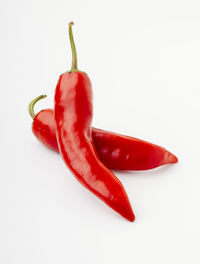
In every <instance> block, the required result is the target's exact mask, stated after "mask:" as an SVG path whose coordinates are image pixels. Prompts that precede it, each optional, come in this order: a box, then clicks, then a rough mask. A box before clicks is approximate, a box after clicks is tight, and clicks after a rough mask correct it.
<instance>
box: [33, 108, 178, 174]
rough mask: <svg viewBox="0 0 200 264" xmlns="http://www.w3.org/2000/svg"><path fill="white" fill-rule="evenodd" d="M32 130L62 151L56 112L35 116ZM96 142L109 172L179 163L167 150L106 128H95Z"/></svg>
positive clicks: (41, 113) (45, 141)
mask: <svg viewBox="0 0 200 264" xmlns="http://www.w3.org/2000/svg"><path fill="white" fill-rule="evenodd" d="M32 131H33V133H34V135H35V136H36V138H37V139H38V140H39V141H40V142H42V143H43V144H44V145H45V146H47V147H48V148H50V149H52V150H54V151H57V152H59V149H58V144H57V139H56V126H55V121H54V117H53V110H52V109H45V110H42V111H40V112H39V113H38V114H37V115H36V116H35V118H34V121H33V124H32ZM92 139H93V143H94V145H95V148H96V151H97V153H98V155H99V158H100V160H101V161H102V162H103V163H104V164H105V165H106V166H107V167H108V168H109V169H114V170H149V169H153V168H156V167H159V166H162V165H165V164H167V163H176V162H177V161H178V159H177V157H176V156H175V155H173V154H172V153H170V152H169V151H167V150H166V149H165V148H163V147H160V146H158V145H155V144H152V143H149V142H146V141H143V140H141V139H137V138H133V137H128V136H123V135H120V134H116V133H113V132H109V131H105V130H102V129H97V128H92Z"/></svg>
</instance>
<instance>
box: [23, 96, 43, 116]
mask: <svg viewBox="0 0 200 264" xmlns="http://www.w3.org/2000/svg"><path fill="white" fill-rule="evenodd" d="M45 97H47V95H46V94H44V95H40V96H38V97H36V98H35V99H33V100H32V101H31V102H30V104H29V106H28V112H29V115H30V116H31V117H32V119H34V118H35V112H34V106H35V104H36V103H37V102H38V101H39V100H41V99H43V98H45Z"/></svg>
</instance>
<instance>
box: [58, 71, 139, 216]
mask: <svg viewBox="0 0 200 264" xmlns="http://www.w3.org/2000/svg"><path fill="white" fill-rule="evenodd" d="M92 115H93V105H92V87H91V82H90V79H89V77H88V76H87V74H85V73H83V72H79V71H73V72H68V73H64V74H62V75H61V76H60V79H59V81H58V84H57V87H56V91H55V104H54V118H55V124H56V135H57V142H58V146H59V151H60V153H61V156H62V158H63V160H64V162H65V164H66V165H67V166H68V168H69V169H70V170H71V172H72V173H73V174H74V176H75V177H76V178H77V179H78V180H79V181H80V183H81V184H82V185H83V186H85V187H86V188H87V189H89V190H90V191H91V192H92V193H94V194H95V195H96V196H97V197H98V198H100V199H101V200H103V201H104V202H105V203H106V204H107V205H108V206H110V207H111V208H112V209H113V210H115V211H116V212H118V213H119V214H120V215H122V216H123V217H125V218H126V219H127V220H129V221H134V219H135V216H134V213H133V211H132V208H131V205H130V202H129V199H128V196H127V194H126V191H125V189H124V187H123V185H122V183H121V182H120V181H119V180H118V179H117V177H116V176H115V175H114V174H113V173H112V172H111V171H110V170H109V169H108V168H107V167H105V166H104V165H103V163H102V162H101V161H100V159H99V157H98V154H97V152H96V149H95V146H94V145H93V141H92V128H91V121H92Z"/></svg>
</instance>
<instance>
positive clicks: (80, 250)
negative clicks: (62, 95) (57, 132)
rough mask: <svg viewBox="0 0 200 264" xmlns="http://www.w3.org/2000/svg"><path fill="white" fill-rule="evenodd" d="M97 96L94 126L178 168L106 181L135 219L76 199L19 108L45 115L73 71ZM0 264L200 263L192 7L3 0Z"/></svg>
mask: <svg viewBox="0 0 200 264" xmlns="http://www.w3.org/2000/svg"><path fill="white" fill-rule="evenodd" d="M71 20H73V21H74V22H75V26H74V28H73V31H74V36H75V41H76V44H77V50H78V60H79V69H80V70H83V71H85V72H87V73H88V75H89V76H90V78H91V80H92V84H93V91H94V120H93V125H94V126H96V127H98V128H103V129H107V130H111V131H115V132H119V133H123V134H127V135H132V136H134V137H138V138H141V139H145V140H148V141H150V142H153V143H156V144H159V145H162V146H164V147H166V148H167V149H169V150H170V151H172V152H173V153H174V154H176V155H177V156H178V158H179V163H178V164H175V165H171V166H170V165H169V166H165V167H162V168H159V169H155V170H151V171H144V172H127V173H123V172H120V173H119V172H115V174H116V175H117V177H119V179H120V180H121V181H122V182H123V184H124V186H125V188H126V190H127V193H128V195H129V198H130V201H131V203H132V206H133V210H134V212H135V215H136V221H135V222H134V223H130V222H128V221H126V220H124V219H123V218H122V217H120V216H119V215H117V214H116V213H115V212H113V211H112V210H111V209H109V208H108V207H107V206H106V205H104V204H103V203H102V202H101V201H100V200H98V199H97V198H96V197H94V195H92V194H91V193H89V192H88V191H87V190H86V189H84V188H83V187H82V186H81V185H80V184H79V183H78V182H77V181H76V179H75V178H74V177H73V175H72V174H71V173H70V172H69V170H68V169H67V168H66V167H65V165H64V162H63V161H62V160H61V158H60V156H59V155H58V154H56V153H54V152H53V151H50V150H48V149H46V148H45V147H43V146H42V145H41V144H40V143H39V142H38V141H37V140H36V139H35V138H34V136H33V135H32V132H31V123H32V121H31V118H30V116H28V112H27V107H28V103H29V102H30V101H31V100H32V99H33V98H34V97H36V96H38V95H40V94H44V93H46V94H48V98H47V99H45V100H43V101H41V102H40V103H38V104H37V106H36V111H40V110H41V109H44V108H47V107H52V106H53V96H54V89H55V86H56V83H57V80H58V77H59V75H60V74H61V73H63V72H65V71H66V70H69V69H70V64H71V51H70V45H69V39H68V35H67V24H68V22H69V21H71ZM0 72H1V75H0V79H1V88H0V91H1V103H0V108H1V130H0V133H1V137H0V141H1V142H0V146H1V152H0V153H1V154H0V160H1V162H0V164H1V166H0V206H1V208H0V214H1V215H0V222H1V223H0V229H1V230H0V231H1V232H0V242H1V243H2V245H1V246H0V248H1V253H0V263H2V264H18V263H19V264H36V263H37V264H40V263H41V264H44V263H48V264H51V263H52V264H53V263H59V264H64V263H72V264H79V263H82V264H92V263H95V264H102V263H106V264H107V263H116V264H117V263H127V264H129V263H130V264H132V263H136V264H146V263H152V264H158V263H162V264H165V263H166V264H169V263H193V264H196V263H200V255H199V252H198V250H199V244H200V241H199V240H200V238H199V237H200V211H199V209H200V208H199V207H200V206H199V203H200V173H199V171H200V169H199V166H200V139H199V137H200V2H199V0H196V1H192V0H180V1H179V0H170V1H165V0H163V1H152V0H150V1H149V0H146V1H144V0H142V1H136V0H134V1H131V0H130V1H128V0H124V1H115V0H110V1H108V0H101V1H92V0H84V1H80V0H79V1H76V0H73V1H72V0H71V1H68V0H57V1H51V0H50V1H47V0H46V1H41V0H35V1H34V0H32V1H30V0H18V1H14V0H10V1H9V0H1V2H0Z"/></svg>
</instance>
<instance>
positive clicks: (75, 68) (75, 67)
mask: <svg viewBox="0 0 200 264" xmlns="http://www.w3.org/2000/svg"><path fill="white" fill-rule="evenodd" d="M73 25H74V22H70V23H69V39H70V44H71V49H72V67H71V72H72V71H78V64H77V53H76V46H75V43H74V37H73V33H72V26H73Z"/></svg>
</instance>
